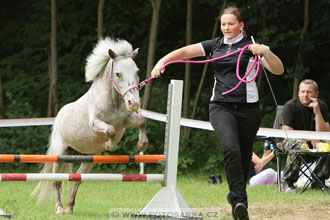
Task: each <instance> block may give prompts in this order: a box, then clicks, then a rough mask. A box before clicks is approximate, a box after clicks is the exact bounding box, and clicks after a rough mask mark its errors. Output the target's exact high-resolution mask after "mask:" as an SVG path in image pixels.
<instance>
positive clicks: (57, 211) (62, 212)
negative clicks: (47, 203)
mask: <svg viewBox="0 0 330 220" xmlns="http://www.w3.org/2000/svg"><path fill="white" fill-rule="evenodd" d="M55 213H56V215H61V214H64V210H63V207H61V206H58V207H56V209H55Z"/></svg>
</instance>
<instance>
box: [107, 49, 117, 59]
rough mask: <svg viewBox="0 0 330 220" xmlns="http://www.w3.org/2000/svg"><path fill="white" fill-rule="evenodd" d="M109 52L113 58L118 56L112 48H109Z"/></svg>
mask: <svg viewBox="0 0 330 220" xmlns="http://www.w3.org/2000/svg"><path fill="white" fill-rule="evenodd" d="M108 54H109V57H111V59H115V58H116V57H117V54H116V53H115V52H113V51H112V50H111V49H109V50H108Z"/></svg>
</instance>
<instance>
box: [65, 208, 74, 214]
mask: <svg viewBox="0 0 330 220" xmlns="http://www.w3.org/2000/svg"><path fill="white" fill-rule="evenodd" d="M65 214H73V208H70V207H68V208H66V210H65Z"/></svg>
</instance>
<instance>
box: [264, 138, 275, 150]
mask: <svg viewBox="0 0 330 220" xmlns="http://www.w3.org/2000/svg"><path fill="white" fill-rule="evenodd" d="M274 148H275V143H274V141H273V140H265V142H264V149H265V150H274Z"/></svg>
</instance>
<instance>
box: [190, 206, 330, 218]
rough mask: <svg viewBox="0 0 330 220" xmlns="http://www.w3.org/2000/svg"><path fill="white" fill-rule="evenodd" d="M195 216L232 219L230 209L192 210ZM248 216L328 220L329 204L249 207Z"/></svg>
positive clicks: (209, 208)
mask: <svg viewBox="0 0 330 220" xmlns="http://www.w3.org/2000/svg"><path fill="white" fill-rule="evenodd" d="M192 211H193V212H194V213H195V215H196V216H202V217H203V218H204V220H208V219H209V220H213V219H232V216H231V207H230V206H229V205H225V206H222V207H204V208H192ZM249 216H250V219H252V220H274V219H276V220H325V219H330V204H329V205H328V206H325V205H323V206H316V205H291V206H288V204H283V205H281V204H269V203H267V204H261V203H254V204H250V205H249Z"/></svg>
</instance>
